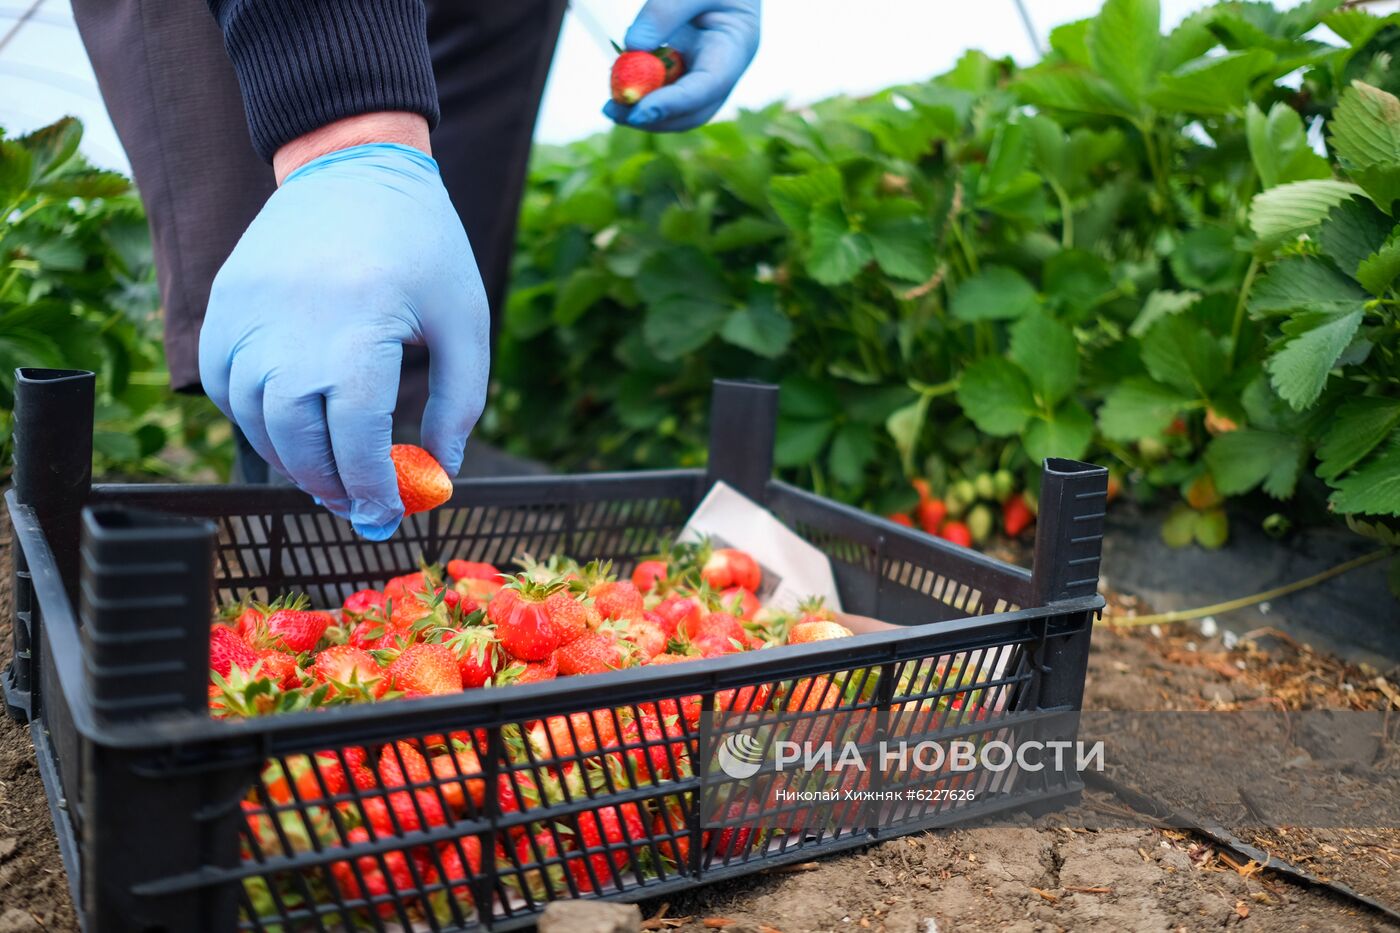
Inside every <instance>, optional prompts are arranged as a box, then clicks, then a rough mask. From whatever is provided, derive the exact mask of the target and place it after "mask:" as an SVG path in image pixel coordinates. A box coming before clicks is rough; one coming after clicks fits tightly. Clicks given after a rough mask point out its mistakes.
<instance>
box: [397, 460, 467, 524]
mask: <svg viewBox="0 0 1400 933" xmlns="http://www.w3.org/2000/svg"><path fill="white" fill-rule="evenodd" d="M389 459H391V460H393V461H394V472H395V473H397V474H398V480H399V498H400V499H402V500H403V513H404V514H405V515H412V514H414V513H415V512H426V511H428V510H429V509H435V508H437V507H438V506H440V505H442V504H443V503H444V502H446V501H447V500H448V499H451V498H452V477H450V476H448V475H447V471H446V470H444V469H443V468H442V465H441V464H439V463H438V462H437V461H436V460H434V459H433V455H432V454H430V453H428V452H427V451H426V450H424V449H423V448H422V447H415V446H413V445H412V444H395V445H394V446H392V447H390V448H389Z"/></svg>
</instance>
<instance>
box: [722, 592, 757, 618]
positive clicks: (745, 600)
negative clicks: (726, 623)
mask: <svg viewBox="0 0 1400 933" xmlns="http://www.w3.org/2000/svg"><path fill="white" fill-rule="evenodd" d="M719 602H720V605H721V606H723V607H724V608H725V609H727V610H729V612H731V613H733V614H734V615H736V616H738V617H739V618H740V619H743V620H744V621H746V622H747V621H749V620H751V619H752V618H753V617H754V616H755V615H756V614H757V613H758V610H760V609H762V608H763V604H762V603H760V602H759V601H758V597H757V596H755V595H754V594H753V593H752V592H751V591H749V590H746V589H744V588H743V587H742V586H731V587H730V588H729V589H727V590H725V591H724V592H723V593H720V594H719Z"/></svg>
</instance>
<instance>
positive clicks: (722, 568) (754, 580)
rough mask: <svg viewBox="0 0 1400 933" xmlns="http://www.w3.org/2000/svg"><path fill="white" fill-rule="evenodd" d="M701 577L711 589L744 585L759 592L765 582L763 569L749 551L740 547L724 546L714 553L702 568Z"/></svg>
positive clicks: (724, 588) (747, 588) (752, 590)
mask: <svg viewBox="0 0 1400 933" xmlns="http://www.w3.org/2000/svg"><path fill="white" fill-rule="evenodd" d="M700 579H702V580H704V581H705V582H706V583H707V584H709V586H710V589H714V590H727V589H729V588H730V587H731V586H742V587H743V588H744V589H746V590H749V591H751V592H754V593H757V592H758V587H759V584H761V583H762V582H763V571H762V570H761V569H760V568H759V566H758V561H756V560H754V559H753V557H751V556H750V555H749V554H748V552H746V551H741V550H739V549H738V548H732V547H723V548H719V549H718V550H716V551H715V552H714V553H712V554H711V555H710V556H709V558H708V559H707V560H706V561H705V564H704V566H703V567H701V568H700Z"/></svg>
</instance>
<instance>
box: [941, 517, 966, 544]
mask: <svg viewBox="0 0 1400 933" xmlns="http://www.w3.org/2000/svg"><path fill="white" fill-rule="evenodd" d="M938 536H939V537H940V538H943V539H945V540H947V541H951V542H953V543H954V544H957V545H959V546H961V547H972V532H971V531H970V530H969V529H968V527H967V526H966V525H964V524H963V523H962V522H944V524H943V527H942V528H940V529H939V530H938Z"/></svg>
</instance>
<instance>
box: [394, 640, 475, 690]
mask: <svg viewBox="0 0 1400 933" xmlns="http://www.w3.org/2000/svg"><path fill="white" fill-rule="evenodd" d="M385 675H386V676H387V677H388V678H389V689H390V690H400V691H402V692H403V693H404V694H405V695H406V696H410V697H414V696H432V695H434V694H442V693H458V692H460V691H461V689H462V672H461V669H460V668H459V666H458V662H457V656H456V655H455V654H453V653H452V649H451V648H448V647H447V646H446V645H410V646H409V647H407V648H405V649H404V650H403V653H402V654H400V655H399V656H398V657H397V658H396V659H395V660H394V663H392V664H390V665H389V668H388V670H386V671H385Z"/></svg>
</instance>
